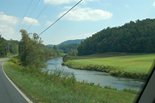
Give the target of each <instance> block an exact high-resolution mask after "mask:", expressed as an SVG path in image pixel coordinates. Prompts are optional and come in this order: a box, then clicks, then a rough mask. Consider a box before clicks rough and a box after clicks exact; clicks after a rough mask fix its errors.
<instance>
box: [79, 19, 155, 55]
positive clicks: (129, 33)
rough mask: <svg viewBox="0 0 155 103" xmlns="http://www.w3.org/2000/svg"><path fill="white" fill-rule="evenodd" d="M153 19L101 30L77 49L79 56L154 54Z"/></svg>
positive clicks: (154, 31)
mask: <svg viewBox="0 0 155 103" xmlns="http://www.w3.org/2000/svg"><path fill="white" fill-rule="evenodd" d="M154 44H155V19H145V20H142V21H140V20H137V21H135V22H133V21H131V22H129V23H126V24H124V25H123V26H120V27H113V28H109V27H108V28H106V29H103V30H101V31H99V32H97V33H95V34H94V35H92V36H91V37H89V38H87V39H85V40H84V41H83V42H82V43H81V44H80V46H79V47H78V54H79V55H89V54H96V53H105V52H127V53H153V52H155V45H154Z"/></svg>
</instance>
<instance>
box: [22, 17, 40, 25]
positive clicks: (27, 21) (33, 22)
mask: <svg viewBox="0 0 155 103" xmlns="http://www.w3.org/2000/svg"><path fill="white" fill-rule="evenodd" d="M23 23H25V24H27V25H39V22H38V20H37V19H34V18H30V17H24V19H23Z"/></svg>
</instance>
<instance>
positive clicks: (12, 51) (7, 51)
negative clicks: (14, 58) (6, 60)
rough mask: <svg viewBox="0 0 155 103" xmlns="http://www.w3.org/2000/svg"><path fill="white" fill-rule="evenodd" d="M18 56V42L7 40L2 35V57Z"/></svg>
mask: <svg viewBox="0 0 155 103" xmlns="http://www.w3.org/2000/svg"><path fill="white" fill-rule="evenodd" d="M16 54H18V41H16V40H6V39H4V38H3V37H2V36H1V35H0V57H6V56H9V55H16Z"/></svg>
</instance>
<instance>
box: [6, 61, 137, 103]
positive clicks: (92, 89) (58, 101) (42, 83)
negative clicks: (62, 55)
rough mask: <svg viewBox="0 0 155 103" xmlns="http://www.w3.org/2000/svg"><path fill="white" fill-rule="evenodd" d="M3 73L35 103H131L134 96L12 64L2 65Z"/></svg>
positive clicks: (125, 92) (129, 93) (126, 92)
mask: <svg viewBox="0 0 155 103" xmlns="http://www.w3.org/2000/svg"><path fill="white" fill-rule="evenodd" d="M4 70H5V72H6V74H7V75H8V76H9V77H10V78H11V79H12V80H13V81H14V83H15V84H16V85H17V86H18V87H19V88H20V89H21V90H22V91H23V92H24V93H25V94H26V95H27V96H28V97H30V99H31V100H32V101H33V102H34V103H132V102H133V100H134V98H135V97H136V93H133V92H128V91H119V90H115V89H110V88H101V87H98V86H91V85H89V84H83V83H80V82H76V81H75V79H74V78H73V77H61V76H60V75H59V74H56V73H55V74H51V75H47V74H46V73H41V72H39V71H38V70H34V69H30V68H24V67H22V66H20V65H18V64H16V63H13V62H7V63H5V64H4Z"/></svg>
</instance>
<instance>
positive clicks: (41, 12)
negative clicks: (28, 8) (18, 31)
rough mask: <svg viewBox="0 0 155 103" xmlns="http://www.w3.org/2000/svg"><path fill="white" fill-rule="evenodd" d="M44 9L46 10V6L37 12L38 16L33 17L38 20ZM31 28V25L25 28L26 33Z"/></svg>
mask: <svg viewBox="0 0 155 103" xmlns="http://www.w3.org/2000/svg"><path fill="white" fill-rule="evenodd" d="M46 8H47V6H44V7H43V8H42V9H41V11H40V12H39V14H38V15H37V16H36V17H35V19H38V18H39V17H40V16H41V14H42V13H43V12H44V11H45V9H46ZM31 27H32V24H31V25H30V26H29V27H28V28H27V29H28V31H29V30H30V29H31Z"/></svg>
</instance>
